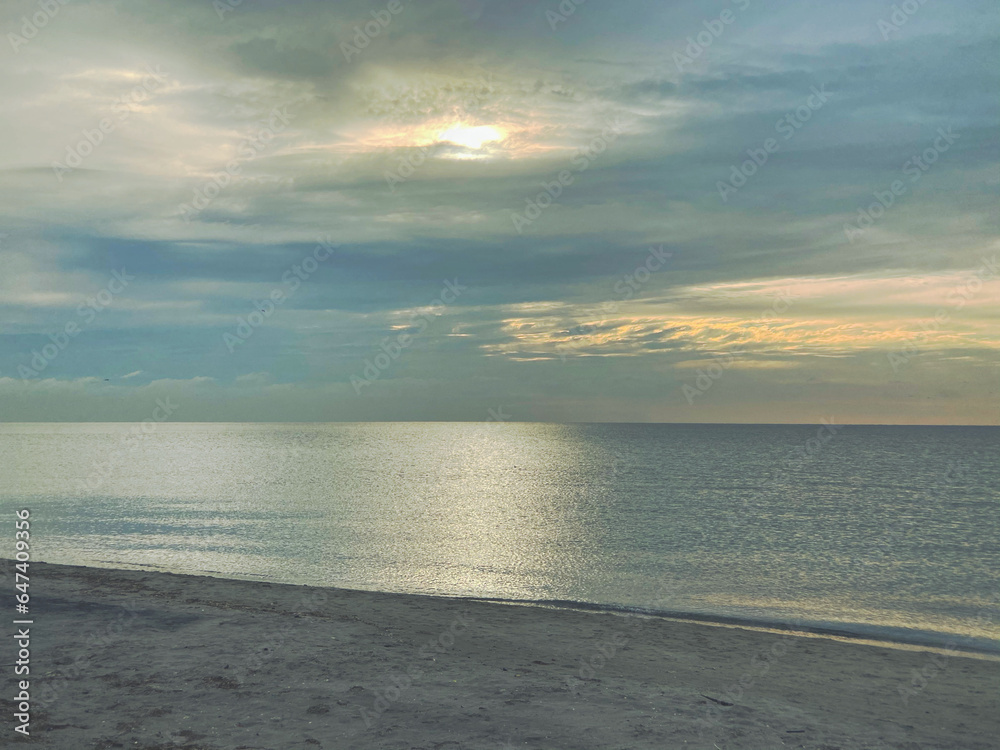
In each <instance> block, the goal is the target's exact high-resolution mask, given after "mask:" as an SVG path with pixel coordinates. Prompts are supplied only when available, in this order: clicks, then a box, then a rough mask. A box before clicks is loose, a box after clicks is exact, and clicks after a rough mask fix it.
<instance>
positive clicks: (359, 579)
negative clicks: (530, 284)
mask: <svg viewBox="0 0 1000 750" xmlns="http://www.w3.org/2000/svg"><path fill="white" fill-rule="evenodd" d="M145 429H146V430H147V431H146V432H144V431H143V429H142V428H141V427H140V426H137V425H131V424H118V423H89V424H43V423H25V424H14V423H7V424H0V519H2V524H0V530H2V529H6V532H5V536H6V538H7V539H8V540H9V541H8V542H4V541H3V540H2V539H0V556H2V557H6V558H11V557H13V556H14V555H13V549H14V546H13V542H14V511H15V510H19V509H21V508H27V509H29V510H30V512H31V520H32V526H31V529H32V532H31V540H32V541H31V543H32V550H31V555H32V559H33V560H41V561H46V562H54V563H67V564H76V565H90V566H99V567H111V568H139V569H148V570H160V571H170V572H179V573H191V574H204V575H213V576H222V577H227V578H242V579H253V580H267V581H275V582H282V583H293V584H313V585H327V586H338V587H345V588H355V589H367V590H376V591H391V592H409V593H422V594H434V595H447V596H463V597H475V598H484V599H500V600H508V601H520V602H525V603H532V604H535V605H537V606H570V607H582V608H599V609H612V610H615V609H622V610H633V611H640V612H644V613H647V614H651V615H657V614H659V615H665V616H673V617H682V618H688V619H699V620H707V621H717V622H721V623H742V624H748V625H755V626H761V627H778V628H785V627H793V628H796V629H803V630H815V631H818V632H826V633H833V634H840V635H843V636H849V637H863V638H867V639H885V640H890V641H899V642H909V643H915V644H924V645H936V646H945V647H949V648H955V649H961V650H967V651H979V652H988V653H993V654H1000V585H998V583H1000V534H998V531H1000V528H998V527H1000V523H998V521H1000V513H998V507H1000V506H998V503H1000V460H998V459H1000V428H992V427H877V426H839V425H816V426H802V425H683V424H536V423H336V424H218V423H185V424H170V423H163V424H155V425H153V424H147V425H146V428H145ZM44 585H45V584H44V580H41V581H39V580H36V579H32V591H35V592H43V591H44Z"/></svg>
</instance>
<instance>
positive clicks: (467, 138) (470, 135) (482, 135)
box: [438, 124, 506, 150]
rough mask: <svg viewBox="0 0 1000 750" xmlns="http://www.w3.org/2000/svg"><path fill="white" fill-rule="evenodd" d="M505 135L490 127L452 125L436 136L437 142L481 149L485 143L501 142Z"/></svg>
mask: <svg viewBox="0 0 1000 750" xmlns="http://www.w3.org/2000/svg"><path fill="white" fill-rule="evenodd" d="M505 137H506V133H504V132H503V131H502V130H499V129H498V128H495V127H493V126H492V125H478V126H470V125H462V124H459V125H452V126H451V127H450V128H448V129H447V130H444V131H442V132H441V133H439V134H438V140H439V141H447V142H449V143H454V144H455V145H456V146H462V147H463V148H468V149H475V150H478V149H481V148H482V147H483V144H485V143H494V142H496V141H502V140H503V139H504V138H505Z"/></svg>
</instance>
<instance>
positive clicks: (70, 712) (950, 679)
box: [0, 563, 1000, 750]
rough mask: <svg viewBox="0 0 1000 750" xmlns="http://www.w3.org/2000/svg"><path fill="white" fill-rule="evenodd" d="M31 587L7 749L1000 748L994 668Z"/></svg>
mask: <svg viewBox="0 0 1000 750" xmlns="http://www.w3.org/2000/svg"><path fill="white" fill-rule="evenodd" d="M31 581H32V583H31V587H32V594H33V595H32V612H31V617H32V618H33V620H34V624H33V625H32V629H31V636H32V638H31V648H32V652H31V670H32V671H31V693H32V723H31V727H30V731H31V736H30V739H23V738H21V737H20V736H19V735H17V734H15V733H14V732H13V722H12V720H11V716H12V714H13V712H14V710H15V709H14V703H13V701H12V700H9V698H10V697H12V695H10V694H9V695H5V696H3V700H2V701H0V703H2V708H3V713H4V717H5V724H6V726H7V729H6V730H5V738H4V740H3V742H0V745H3V746H11V747H13V746H21V745H23V746H33V747H42V748H59V749H60V750H62V749H65V750H90V749H91V748H94V749H96V748H129V749H133V750H135V749H142V750H152V749H153V748H156V750H162V749H164V748H188V749H192V750H193V749H195V748H198V749H205V750H209V749H210V750H221V749H223V748H224V749H226V750H230V749H235V748H241V749H244V750H250V749H251V748H253V749H254V750H256V749H258V748H260V749H265V750H292V749H294V750H298V749H300V748H301V749H303V750H318V749H320V748H324V749H331V748H401V749H406V750H409V749H411V748H420V749H421V750H459V749H460V748H470V749H472V748H475V749H477V750H479V749H489V750H506V749H508V748H572V749H574V750H579V749H581V748H615V749H618V748H657V749H662V748H697V749H701V748H704V749H705V750H713V749H714V748H719V749H720V750H758V749H759V750H764V749H767V750H775V749H777V748H816V749H817V750H819V749H822V750H835V749H837V750H855V749H860V748H871V749H878V750H881V749H888V748H900V749H905V750H938V749H940V750H946V749H947V750H978V749H980V748H983V749H985V748H996V747H998V746H1000V739H998V737H1000V699H998V697H1000V663H998V662H996V661H990V660H985V659H977V658H969V657H966V656H958V655H941V654H935V653H931V652H927V651H917V650H899V649H895V648H887V647H882V646H871V645H864V644H858V643H845V642H840V641H834V640H827V639H821V638H809V637H800V636H792V635H783V634H775V633H767V632H759V631H752V630H744V629H738V628H728V627H717V626H710V625H704V624H695V623H688V622H678V621H669V620H658V619H649V618H640V617H629V616H621V615H613V614H601V613H592V612H579V611H567V610H553V609H544V608H539V607H523V606H512V605H501V604H495V603H485V602H476V601H463V600H457V599H446V598H434V597H424V596H411V595H400V594H384V593H369V592H360V591H349V590H341V589H323V588H311V587H300V586H286V585H279V584H269V583H258V582H253V581H237V580H226V579H221V578H209V577H196V576H180V575H170V574H166V573H158V572H156V573H154V572H145V571H134V570H129V571H124V570H104V569H96V568H82V567H70V566H60V565H49V564H44V563H33V564H32V566H31ZM8 653H10V649H8ZM10 671H12V670H10V669H8V672H10ZM741 680H742V681H743V685H742V687H740V681H741ZM8 684H10V683H8ZM724 703H728V704H732V705H723V704H724ZM8 743H9V744H8Z"/></svg>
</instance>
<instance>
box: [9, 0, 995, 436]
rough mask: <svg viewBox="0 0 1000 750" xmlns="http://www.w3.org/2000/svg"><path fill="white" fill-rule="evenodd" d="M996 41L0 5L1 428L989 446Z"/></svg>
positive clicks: (207, 5)
mask: <svg viewBox="0 0 1000 750" xmlns="http://www.w3.org/2000/svg"><path fill="white" fill-rule="evenodd" d="M998 21H1000V11H998V9H997V6H996V4H995V2H992V1H990V0H982V1H980V0H955V1H952V2H947V3H946V2H942V1H941V0H907V2H903V3H899V2H889V1H888V0H880V1H878V2H871V0H866V1H865V2H861V1H860V0H858V1H856V2H855V1H847V2H817V1H816V0H805V1H799V2H792V1H791V0H784V1H783V2H771V1H766V0H713V1H712V2H704V1H702V2H684V1H681V2H670V1H664V0H656V1H655V2H654V1H653V0H616V2H614V3H611V2H599V1H598V0H586V1H580V0H564V1H563V2H561V3H560V2H557V1H556V0H549V1H547V2H546V1H544V0H539V1H538V2H534V1H528V0H507V1H506V2H502V1H501V0H391V1H389V2H385V3H383V2H381V1H380V0H376V1H375V2H357V1H356V0H338V2H317V1H306V0H293V1H292V2H281V3H276V2H264V1H263V0H242V2H238V0H216V1H215V2H213V1H212V0H173V1H171V2H169V3H165V2H148V1H147V0H129V2H110V1H107V0H104V1H95V2H88V1H87V0H40V1H38V2H28V1H22V0H6V2H4V4H3V6H2V11H0V32H2V34H3V37H4V38H3V39H0V102H2V107H3V117H2V118H0V199H2V200H0V269H2V270H0V419H2V420H3V421H140V420H143V419H152V418H154V415H155V419H161V418H164V419H170V420H174V421H202V420H218V421H361V420H469V421H484V420H486V421H508V420H511V421H535V420H542V421H558V422H563V421H571V422H580V421H620V422H639V421H656V422H801V423H810V424H817V423H819V422H821V421H822V420H826V421H831V420H832V421H834V422H835V423H840V424H847V423H881V424H994V425H995V424H998V423H1000V393H998V385H1000V379H998V364H1000V316H998V312H1000V308H998V305H997V298H998V290H1000V283H998V281H997V277H998V275H1000V267H998V261H997V257H998V251H1000V241H998V212H997V205H998V203H997V198H998V195H997V193H998V182H1000V170H998V161H1000V158H998V157H1000V149H998V140H1000V128H998V125H1000V122H998V121H1000V113H998V101H1000V100H998V92H1000V85H998V84H1000V80H998V79H1000V54H998V52H1000V45H998V37H1000V23H998ZM164 405H166V406H167V407H169V408H164ZM164 415H166V416H164Z"/></svg>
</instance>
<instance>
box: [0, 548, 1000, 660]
mask: <svg viewBox="0 0 1000 750" xmlns="http://www.w3.org/2000/svg"><path fill="white" fill-rule="evenodd" d="M4 560H6V562H7V563H8V564H10V563H13V562H14V561H13V560H11V559H9V558H3V557H0V564H3V561H4ZM40 562H41V561H40ZM99 562H103V563H106V564H107V567H105V566H104V565H77V564H68V563H44V564H45V565H55V566H60V567H69V568H85V569H93V570H110V571H137V572H149V573H163V574H165V575H177V576H190V577H194V578H215V579H221V580H227V581H244V582H249V583H270V584H275V585H281V586H298V587H311V588H323V589H328V590H335V591H356V592H364V593H371V594H386V595H390V596H392V595H400V596H421V597H428V598H430V599H442V600H454V601H470V602H484V603H490V604H499V605H508V606H525V607H541V608H548V609H554V610H566V611H576V612H595V613H605V614H612V615H626V616H631V615H638V616H642V617H651V618H654V619H659V620H668V621H674V622H688V623H698V624H703V625H708V626H715V627H731V628H738V629H741V630H754V631H760V632H767V633H777V634H782V633H790V634H792V635H796V636H803V637H815V638H826V639H831V640H838V641H843V642H846V643H858V644H865V645H872V646H884V647H886V648H898V649H915V650H921V651H927V652H933V653H949V654H956V655H962V656H967V657H970V658H981V659H987V660H1000V639H990V638H987V637H984V636H975V635H962V634H958V633H949V632H946V631H936V630H922V629H918V628H903V627H897V626H889V625H876V624H872V623H863V622H840V621H822V620H805V619H798V620H796V619H794V618H788V619H768V618H766V617H751V616H740V615H725V614H716V613H712V612H695V611H684V610H662V609H653V608H650V607H645V606H639V605H626V604H604V603H600V602H590V601H584V600H574V599H512V598H503V597H484V596H475V595H459V594H431V593H423V592H406V591H380V590H377V589H351V588H342V587H339V586H325V585H317V584H310V583H293V582H288V581H271V580H267V579H265V578H263V577H262V576H260V575H256V574H254V575H250V574H248V575H247V576H246V577H245V578H233V577H231V576H229V575H227V574H225V573H222V572H217V571H205V572H199V573H181V572H175V571H169V570H164V569H162V568H158V567H156V566H154V565H151V564H143V563H116V562H114V561H99ZM118 565H125V566H128V567H117V566H118ZM959 644H961V645H959Z"/></svg>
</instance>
